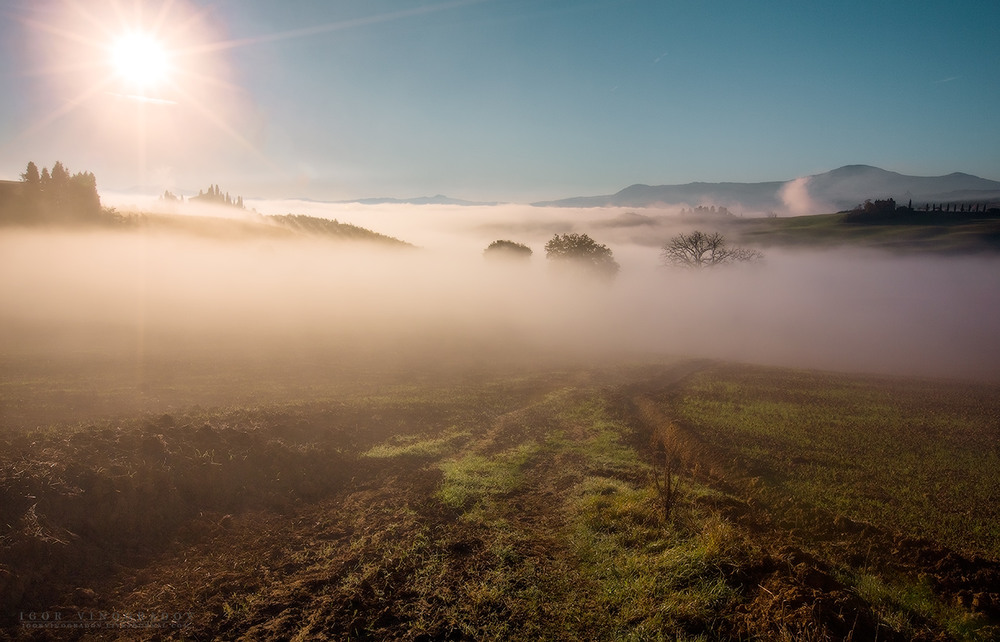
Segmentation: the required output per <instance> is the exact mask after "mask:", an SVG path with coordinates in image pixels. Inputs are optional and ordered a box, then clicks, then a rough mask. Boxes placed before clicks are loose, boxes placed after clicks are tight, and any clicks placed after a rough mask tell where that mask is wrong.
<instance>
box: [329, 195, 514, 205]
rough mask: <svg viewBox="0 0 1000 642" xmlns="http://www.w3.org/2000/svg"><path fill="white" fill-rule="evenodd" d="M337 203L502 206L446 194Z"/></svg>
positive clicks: (361, 199) (365, 199)
mask: <svg viewBox="0 0 1000 642" xmlns="http://www.w3.org/2000/svg"><path fill="white" fill-rule="evenodd" d="M336 202H337V203H359V204H361V205H386V204H390V205H487V206H492V205H500V203H498V202H480V201H463V200H462V199H460V198H450V197H448V196H445V195H444V194H438V195H436V196H418V197H416V198H359V199H354V200H350V201H336Z"/></svg>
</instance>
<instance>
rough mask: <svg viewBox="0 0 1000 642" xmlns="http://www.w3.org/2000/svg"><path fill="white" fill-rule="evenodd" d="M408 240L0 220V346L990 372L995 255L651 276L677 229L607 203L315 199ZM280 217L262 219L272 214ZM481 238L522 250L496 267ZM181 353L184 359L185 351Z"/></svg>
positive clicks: (124, 353)
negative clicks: (599, 266) (17, 227)
mask: <svg viewBox="0 0 1000 642" xmlns="http://www.w3.org/2000/svg"><path fill="white" fill-rule="evenodd" d="M295 211H297V212H301V213H306V214H311V215H319V214H320V211H322V214H323V215H325V216H327V217H329V218H338V219H339V220H341V221H343V222H349V223H353V224H356V225H361V226H364V227H368V228H369V229H373V230H375V231H378V232H380V233H383V234H389V235H392V236H396V237H397V238H401V239H403V240H407V241H411V242H413V243H415V244H417V245H419V246H421V248H422V249H420V250H418V251H406V252H400V251H392V250H380V249H375V248H372V247H369V246H366V245H350V244H337V243H332V242H329V241H323V240H281V239H279V240H274V239H270V240H263V239H242V240H232V241H229V240H207V239H199V238H196V237H193V236H186V235H183V234H167V233H159V234H157V233H149V232H143V231H122V232H74V233H63V232H48V233H43V232H37V231H11V230H5V231H2V232H0V268H2V269H0V301H2V302H3V303H2V308H0V337H2V338H0V352H2V353H3V354H4V355H6V356H7V357H10V358H14V357H16V358H25V357H30V356H31V355H32V354H38V355H45V358H50V359H58V358H60V355H72V354H89V355H94V354H101V353H102V352H106V353H107V354H109V355H117V356H118V357H121V358H128V359H133V360H135V361H136V362H137V363H142V362H143V360H144V359H151V358H152V357H153V356H155V355H161V356H162V355H176V358H177V359H184V358H188V357H187V356H190V355H197V356H198V357H199V358H202V359H206V358H209V359H210V358H215V357H217V360H218V361H219V362H220V363H221V362H223V361H224V360H225V359H229V358H233V357H235V356H241V357H246V356H247V355H257V356H258V357H259V358H260V359H262V360H264V361H265V362H266V360H267V359H269V358H276V357H277V356H278V355H280V356H282V358H303V359H308V360H310V361H311V362H312V363H314V364H316V363H318V364H319V365H320V366H322V364H323V363H324V362H325V360H329V362H330V363H331V367H332V366H333V365H335V363H334V362H335V360H336V359H338V358H339V357H337V356H336V355H338V354H340V355H343V354H346V353H347V352H351V353H352V354H355V355H361V356H360V357H359V358H364V359H372V360H376V361H377V360H379V359H384V360H386V361H392V360H393V359H394V358H396V357H397V356H398V355H404V354H405V355H409V356H410V357H413V355H418V358H420V359H430V360H433V361H435V362H437V363H448V362H462V363H466V364H469V363H472V364H474V363H476V362H481V363H490V362H493V361H496V360H504V359H506V360H510V359H517V358H525V359H528V358H532V357H533V356H539V355H549V354H552V355H555V354H561V355H570V356H576V355H578V356H581V357H589V356H602V357H603V356H615V355H621V356H628V357H630V358H633V357H635V356H637V355H638V356H643V355H654V354H669V355H681V356H696V357H711V358H719V359H733V360H740V361H748V362H754V363H764V364H775V365H782V366H793V367H802V368H820V369H836V370H845V371H860V372H874V373H893V374H904V375H918V376H942V377H959V378H974V379H985V380H995V381H1000V365H998V364H1000V340H998V339H997V336H996V331H995V328H996V321H995V320H996V318H997V317H998V313H1000V260H998V259H997V258H995V257H965V258H941V257H929V256H910V257H904V258H901V257H896V256H888V255H883V254H878V253H873V252H859V251H822V252H819V251H810V252H790V251H775V250H770V251H768V253H767V259H766V262H765V263H764V264H763V265H760V266H733V267H728V268H724V269H717V270H714V271H706V272H701V273H696V272H686V271H678V270H672V269H667V268H663V267H661V266H660V264H659V257H658V250H657V247H658V245H659V244H660V243H662V242H663V241H665V240H666V239H667V238H669V236H670V234H672V233H674V232H675V231H676V229H687V228H685V227H681V228H676V229H675V228H674V227H672V226H671V225H668V224H666V223H663V222H662V221H657V220H654V219H649V220H646V219H645V218H643V217H640V218H638V219H637V218H635V217H634V215H633V216H628V215H627V213H626V212H624V211H614V210H599V211H594V210H588V211H586V212H582V211H581V212H576V211H567V210H564V209H560V210H558V211H554V212H550V211H547V210H542V209H540V208H525V207H521V206H508V207H499V208H461V207H452V208H448V207H440V208H426V207H405V206H402V207H401V206H398V205H397V206H377V207H367V208H364V207H359V206H355V207H350V206H339V207H338V208H337V209H336V210H332V209H331V208H329V207H325V208H324V207H322V206H321V205H319V206H317V208H316V211H310V212H302V210H301V207H298V208H297V209H296V210H295ZM274 213H278V212H274ZM567 231H576V232H585V233H588V234H590V235H591V236H593V237H594V238H595V240H597V241H598V242H601V243H605V244H607V245H608V246H609V247H611V249H612V250H613V251H614V253H615V258H616V259H617V260H618V261H619V263H621V265H622V270H621V272H620V274H619V277H618V278H617V280H616V281H615V282H613V283H611V284H599V283H591V282H587V281H584V280H581V279H574V278H567V277H566V276H565V275H559V274H554V273H552V271H551V270H549V269H548V268H549V266H548V265H547V264H546V260H545V257H544V249H543V246H544V242H545V240H546V239H548V238H550V237H551V235H552V234H554V233H556V232H567ZM499 238H505V239H511V240H514V241H517V242H523V243H526V244H528V245H529V246H530V247H532V249H533V250H534V255H533V257H532V259H531V260H530V261H528V262H526V263H524V264H512V265H496V264H493V263H491V262H488V261H485V260H484V259H483V257H482V250H483V249H484V248H485V247H486V245H488V244H489V242H490V241H492V240H496V239H499ZM185 355H187V356H185Z"/></svg>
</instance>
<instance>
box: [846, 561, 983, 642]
mask: <svg viewBox="0 0 1000 642" xmlns="http://www.w3.org/2000/svg"><path fill="white" fill-rule="evenodd" d="M851 579H852V580H853V581H852V582H851V583H852V584H853V585H854V586H855V588H856V589H857V591H858V594H859V595H860V596H861V597H862V598H864V599H865V600H867V601H868V602H869V603H870V604H871V605H872V606H873V607H874V608H875V609H876V611H877V612H878V613H879V615H880V616H881V618H882V619H883V621H885V622H886V623H887V624H889V625H890V626H892V628H893V629H894V630H895V631H897V632H899V633H901V634H903V635H906V636H916V635H917V634H919V633H921V631H922V630H923V622H924V621H927V620H930V621H932V622H937V623H938V624H940V625H941V626H942V628H944V630H946V631H947V632H948V634H949V635H951V636H953V637H954V638H955V639H957V640H969V641H970V642H971V641H977V642H978V641H982V642H987V641H989V640H995V639H996V638H995V637H994V636H995V635H996V634H997V628H996V627H995V626H991V625H990V623H989V621H988V620H987V619H986V618H984V617H982V616H980V615H976V614H973V613H970V612H969V611H967V610H965V609H963V608H959V607H957V606H952V605H950V604H946V603H944V602H943V601H942V600H941V598H940V597H938V596H937V595H935V594H934V592H933V590H931V586H930V584H929V583H928V582H927V581H926V580H916V581H911V580H907V579H904V578H900V579H899V580H896V581H887V580H885V579H883V578H881V577H879V576H877V575H872V574H866V573H862V574H859V575H858V576H856V577H854V578H851Z"/></svg>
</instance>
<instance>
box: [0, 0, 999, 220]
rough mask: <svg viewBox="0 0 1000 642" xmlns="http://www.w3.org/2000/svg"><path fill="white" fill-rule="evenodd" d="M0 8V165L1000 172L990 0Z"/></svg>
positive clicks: (228, 179) (299, 192)
mask: <svg viewBox="0 0 1000 642" xmlns="http://www.w3.org/2000/svg"><path fill="white" fill-rule="evenodd" d="M138 5H141V11H139V10H137V9H136V7H137V6H138ZM0 6H2V9H0V82H2V83H3V86H4V87H5V92H4V93H5V97H4V100H3V101H0V177H2V178H16V177H17V174H18V173H19V172H21V171H23V168H24V165H25V164H26V162H27V161H28V160H35V161H36V162H38V163H39V164H40V165H51V164H52V162H53V161H55V160H57V159H58V160H62V161H63V162H64V164H66V165H67V166H68V167H69V168H70V170H71V171H80V170H90V171H93V172H94V173H95V174H96V175H97V178H98V185H99V187H100V188H101V189H107V190H124V189H128V188H131V187H134V186H137V185H145V186H149V187H150V188H151V189H152V188H156V189H164V188H169V189H172V190H175V191H181V192H190V191H192V190H194V191H197V189H198V188H199V187H204V186H206V185H208V184H209V183H218V184H220V185H221V186H222V187H223V189H224V190H228V191H231V192H233V193H239V194H243V195H245V196H247V197H269V198H279V197H307V198H315V199H329V200H336V199H347V198H356V197H371V196H394V197H408V196H417V195H425V194H428V195H429V194H436V193H444V194H448V195H450V196H453V197H458V198H466V199H471V200H502V201H518V202H525V201H531V200H542V199H549V198H561V197H566V196H574V195H591V194H605V193H612V192H615V191H617V190H619V189H621V188H623V187H626V186H627V185H629V184H632V183H640V182H641V183H648V184H671V183H685V182H690V181H699V180H700V181H740V182H755V181H766V180H788V179H792V178H795V177H798V176H803V175H808V174H814V173H819V172H823V171H826V170H829V169H834V168H836V167H839V166H841V165H845V164H852V163H866V164H872V165H877V166H880V167H883V168H885V169H890V170H894V171H899V172H902V173H907V174H917V175H940V174H947V173H950V172H953V171H963V172H968V173H971V174H976V175H979V176H983V177H985V178H991V179H1000V118H998V117H997V115H996V113H997V105H1000V38H998V37H997V34H996V25H998V24H1000V3H997V2H995V1H994V0H984V1H980V2H971V1H957V2H956V1H951V2H918V1H913V0H911V1H908V2H893V1H880V2H872V1H870V0H869V1H865V2H849V1H841V2H748V1H718V2H712V1H693V0H692V1H680V2H671V1H666V0H656V1H649V0H635V1H629V0H615V1H612V0H593V1H575V2H570V1H562V0H550V1H541V0H533V1H532V0H483V1H480V2H461V1H459V2H444V3H441V2H412V1H408V2H403V1H398V0H375V1H372V0H367V1H360V0H347V1H341V0H329V1H310V0H288V1H286V2H273V1H269V0H222V1H219V2H188V1H186V0H175V1H173V2H167V1H165V0H163V1H160V2H145V3H137V2H136V1H135V0H86V1H84V0H5V2H4V3H3V5H0ZM132 28H138V29H144V30H147V31H151V32H153V33H155V34H156V35H157V37H158V38H161V39H162V40H163V41H164V42H165V43H166V45H165V46H167V48H168V50H169V51H170V52H171V55H172V60H173V64H174V69H173V72H172V73H171V75H170V77H169V78H168V79H167V80H166V81H165V82H164V83H163V84H162V85H161V86H158V87H155V88H150V89H149V90H148V91H146V92H144V93H142V96H143V97H144V98H146V99H144V100H139V99H135V92H133V91H129V90H128V89H127V88H122V87H121V86H120V85H121V83H120V82H118V81H112V80H109V77H110V76H112V75H113V72H112V71H111V70H110V69H109V68H108V67H107V62H106V55H105V52H104V51H103V48H104V47H105V46H106V43H107V42H108V41H109V40H110V39H114V38H115V37H116V35H117V34H118V33H120V32H121V31H123V30H125V29H132Z"/></svg>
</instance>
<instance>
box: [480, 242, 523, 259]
mask: <svg viewBox="0 0 1000 642" xmlns="http://www.w3.org/2000/svg"><path fill="white" fill-rule="evenodd" d="M531 254H532V252H531V248H530V247H528V246H527V245H524V244H522V243H515V242H514V241H504V240H500V241H493V242H492V243H490V244H489V246H488V247H487V248H486V249H485V250H483V256H484V257H486V258H488V259H504V260H510V259H515V260H528V259H530V258H531Z"/></svg>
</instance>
